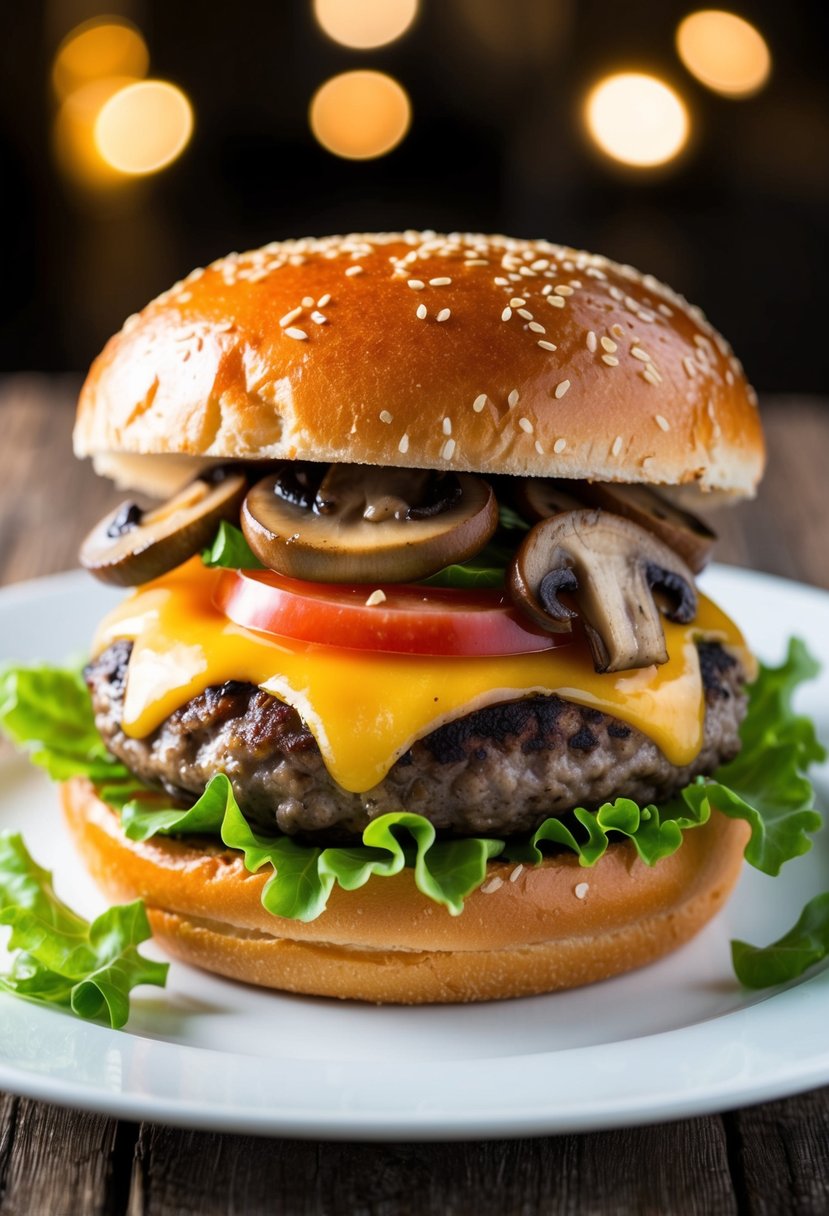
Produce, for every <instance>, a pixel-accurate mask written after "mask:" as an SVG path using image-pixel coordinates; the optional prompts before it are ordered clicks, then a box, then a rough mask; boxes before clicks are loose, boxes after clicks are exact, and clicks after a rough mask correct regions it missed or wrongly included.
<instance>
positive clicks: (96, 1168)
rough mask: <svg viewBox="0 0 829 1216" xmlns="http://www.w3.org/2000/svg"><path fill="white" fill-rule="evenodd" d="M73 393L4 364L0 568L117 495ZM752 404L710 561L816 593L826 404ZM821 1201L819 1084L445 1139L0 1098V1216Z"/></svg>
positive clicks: (388, 1214) (817, 1209)
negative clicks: (301, 1129)
mask: <svg viewBox="0 0 829 1216" xmlns="http://www.w3.org/2000/svg"><path fill="white" fill-rule="evenodd" d="M76 388H77V382H76V381H75V380H73V379H72V378H48V379H47V378H44V377H39V376H25V377H24V376H20V377H14V378H12V379H9V380H7V381H6V382H5V384H4V385H3V386H2V390H0V582H14V581H17V580H18V579H23V578H31V577H33V576H36V575H40V574H48V573H50V572H52V571H55V570H63V569H66V568H69V567H71V566H73V565H74V564H75V552H76V549H77V544H78V541H79V539H80V538H81V536H82V535H83V534H84V532H85V531H86V530H87V528H88V527H89V526H90V525H91V524H92V523H93V522H94V521H95V520H96V519H97V518H98V516H99V515H101V514H102V513H103V511H104V510H105V509H106V508H107V507H108V506H109V505H110V504H111V503H113V502H114V501H115V500H116V496H115V495H114V493H113V491H112V490H111V489H110V488H109V487H108V486H107V484H106V483H104V482H102V481H100V480H98V479H96V478H95V477H94V476H93V474H92V472H91V471H90V469H89V468H88V467H86V466H83V465H80V464H78V463H77V462H76V461H74V460H73V458H72V455H71V451H70V438H69V436H70V429H71V423H72V408H71V407H72V400H73V396H74V393H75V391H76ZM763 409H764V417H765V422H766V427H767V434H768V437H769V450H770V455H771V460H770V467H769V472H768V475H767V477H766V479H765V481H764V483H763V490H762V493H761V495H760V498H759V500H758V501H757V502H755V503H752V504H749V505H747V506H742V507H738V508H736V509H734V510H732V511H729V512H726V513H725V514H724V515H723V516H722V517H721V518H720V519H719V521H718V524H719V530H720V533H721V536H722V543H721V544H720V546H719V548H718V557H719V559H720V560H722V561H726V562H733V563H736V564H738V565H748V566H753V567H754V568H755V569H759V570H766V571H769V572H770V573H773V574H779V575H785V576H787V577H789V578H796V579H801V580H803V581H806V582H811V583H814V584H817V585H818V586H822V587H828V588H829V535H828V534H829V509H828V508H827V485H829V478H827V470H829V400H808V399H802V398H777V399H774V400H769V401H766V402H764V404H763ZM597 995H599V993H598V990H597ZM827 1034H829V1027H827ZM827 1211H829V1088H827V1089H822V1090H816V1091H814V1092H813V1093H808V1094H803V1095H800V1096H799V1097H794V1098H789V1099H786V1100H784V1101H780V1102H771V1103H767V1104H766V1105H763V1106H756V1107H753V1108H750V1109H746V1110H739V1111H731V1112H729V1113H728V1114H725V1115H714V1116H711V1117H709V1118H703V1119H693V1120H685V1121H682V1122H679V1123H671V1124H662V1125H657V1126H654V1127H644V1128H634V1129H630V1130H625V1131H614V1132H599V1133H593V1134H590V1135H573V1136H560V1137H557V1138H548V1139H536V1140H516V1141H490V1142H487V1143H468V1144H446V1145H440V1144H432V1145H429V1144H424V1145H417V1144H415V1145H408V1144H389V1145H371V1144H369V1145H364V1144H319V1143H311V1142H292V1141H287V1140H267V1141H265V1140H256V1139H253V1138H247V1137H243V1136H235V1135H226V1136H223V1135H212V1134H208V1133H204V1132H188V1131H181V1130H178V1129H174V1128H173V1129H171V1128H164V1127H155V1126H149V1125H142V1126H135V1125H133V1124H130V1123H123V1122H120V1123H119V1122H116V1121H115V1120H112V1119H106V1118H101V1117H98V1116H94V1115H88V1114H83V1113H79V1112H76V1111H69V1110H61V1109H59V1108H57V1107H51V1106H47V1105H44V1104H42V1103H38V1102H32V1101H28V1100H27V1099H21V1098H14V1097H11V1096H3V1095H0V1216H11V1214H12V1213H15V1214H20V1216H39V1214H40V1213H44V1214H48V1216H62V1214H63V1213H66V1214H67V1216H86V1214H87V1213H101V1214H104V1213H106V1214H117V1216H121V1214H127V1216H162V1214H169V1216H180V1214H184V1213H199V1214H200V1216H211V1214H213V1213H228V1214H230V1213H239V1214H240V1216H241V1214H245V1216H246V1214H248V1213H251V1214H256V1213H260V1212H262V1213H264V1212H279V1213H314V1212H325V1213H330V1212H344V1213H376V1214H377V1216H393V1214H396V1213H426V1212H435V1213H457V1214H462V1213H474V1214H475V1216H487V1214H489V1213H492V1214H495V1213H497V1214H498V1216H510V1214H512V1213H516V1214H517V1213H526V1214H530V1213H535V1212H544V1213H570V1214H575V1213H636V1214H639V1213H660V1214H661V1213H700V1214H701V1216H717V1214H719V1213H757V1214H760V1213H763V1214H766V1213H767V1214H768V1216H781V1214H782V1213H787V1212H792V1213H798V1216H805V1214H806V1213H815V1214H818V1213H821V1214H824V1213H826V1212H827Z"/></svg>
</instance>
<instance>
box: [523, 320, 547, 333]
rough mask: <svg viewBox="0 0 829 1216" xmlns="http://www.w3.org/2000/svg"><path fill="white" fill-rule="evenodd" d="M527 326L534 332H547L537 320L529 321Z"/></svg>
mask: <svg viewBox="0 0 829 1216" xmlns="http://www.w3.org/2000/svg"><path fill="white" fill-rule="evenodd" d="M527 328H528V329H531V330H532V331H533V333H534V334H546V332H547V331H546V329H545V328H544V326H543V325H540V324H539V322H538V321H530V323H529V325H528V326H527Z"/></svg>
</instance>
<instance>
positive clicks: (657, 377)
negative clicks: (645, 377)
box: [645, 363, 662, 384]
mask: <svg viewBox="0 0 829 1216" xmlns="http://www.w3.org/2000/svg"><path fill="white" fill-rule="evenodd" d="M645 371H648V372H650V374H651V375H652V376H653V378H654V379H655V381H656V383H657V384H661V383H662V377H661V376H660V374H659V372H658V371H657V369H656V367H655V366H654V365H653V363H649V364H648V366H647V367H646V368H645Z"/></svg>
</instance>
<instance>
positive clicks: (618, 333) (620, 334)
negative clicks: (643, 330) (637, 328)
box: [610, 321, 625, 338]
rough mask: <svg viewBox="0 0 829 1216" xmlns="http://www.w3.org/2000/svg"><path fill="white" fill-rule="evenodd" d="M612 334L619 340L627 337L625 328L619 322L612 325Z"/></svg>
mask: <svg viewBox="0 0 829 1216" xmlns="http://www.w3.org/2000/svg"><path fill="white" fill-rule="evenodd" d="M610 332H611V333H612V334H613V335H614V336H615V337H617V338H624V336H625V330H624V326H622V325H620V324H619V322H618V321H615V322H614V323H613V325H611V327H610Z"/></svg>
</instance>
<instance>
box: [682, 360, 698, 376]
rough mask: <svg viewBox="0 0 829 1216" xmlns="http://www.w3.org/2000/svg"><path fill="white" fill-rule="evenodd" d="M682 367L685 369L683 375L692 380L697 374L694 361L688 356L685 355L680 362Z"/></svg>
mask: <svg viewBox="0 0 829 1216" xmlns="http://www.w3.org/2000/svg"><path fill="white" fill-rule="evenodd" d="M682 366H683V367H684V368H685V374H686V375H687V376H689V377H690V378H691V379H693V377H694V376H695V375H696V373H697V366H696V364H695V363H694V360H693V359H692V358H691V356H690V355H686V356H685V357H684V359H683V360H682Z"/></svg>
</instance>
